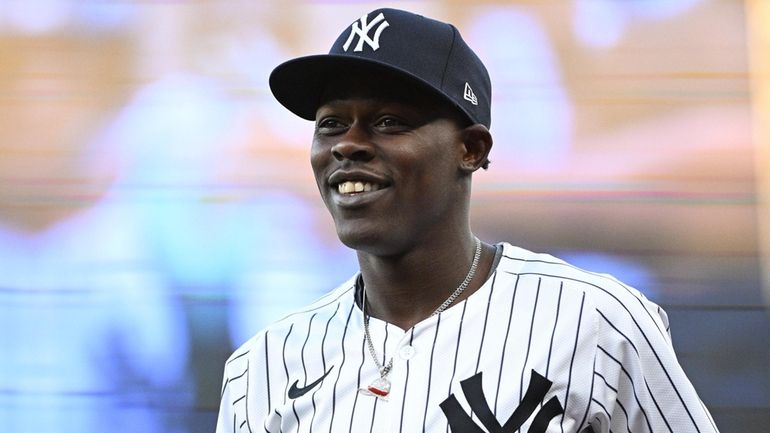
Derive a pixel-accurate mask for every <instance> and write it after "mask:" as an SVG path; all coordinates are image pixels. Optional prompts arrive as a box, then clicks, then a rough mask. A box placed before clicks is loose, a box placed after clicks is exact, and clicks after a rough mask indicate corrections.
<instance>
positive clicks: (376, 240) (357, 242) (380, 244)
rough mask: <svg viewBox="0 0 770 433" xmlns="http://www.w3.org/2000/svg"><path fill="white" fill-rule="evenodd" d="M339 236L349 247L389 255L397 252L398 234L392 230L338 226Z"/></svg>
mask: <svg viewBox="0 0 770 433" xmlns="http://www.w3.org/2000/svg"><path fill="white" fill-rule="evenodd" d="M337 237H339V239H340V241H341V242H342V243H343V244H344V245H345V246H347V247H348V248H351V249H354V250H356V251H359V252H363V253H369V254H374V255H378V256H387V255H393V254H397V253H398V250H399V248H398V247H397V245H398V241H397V239H398V236H396V234H395V233H394V232H393V231H392V230H366V229H365V228H363V227H349V226H347V227H340V226H337Z"/></svg>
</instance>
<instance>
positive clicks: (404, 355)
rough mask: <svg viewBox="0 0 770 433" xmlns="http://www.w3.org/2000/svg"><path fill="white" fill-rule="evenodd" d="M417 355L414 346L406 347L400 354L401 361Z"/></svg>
mask: <svg viewBox="0 0 770 433" xmlns="http://www.w3.org/2000/svg"><path fill="white" fill-rule="evenodd" d="M416 353H417V351H416V350H414V347H412V346H404V347H402V348H401V350H400V351H399V352H398V354H399V355H400V356H401V359H412V358H414V355H415V354H416Z"/></svg>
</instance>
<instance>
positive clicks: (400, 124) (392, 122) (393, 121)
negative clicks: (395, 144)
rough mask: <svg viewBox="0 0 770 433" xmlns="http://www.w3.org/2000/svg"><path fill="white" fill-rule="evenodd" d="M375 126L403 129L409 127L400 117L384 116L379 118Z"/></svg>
mask: <svg viewBox="0 0 770 433" xmlns="http://www.w3.org/2000/svg"><path fill="white" fill-rule="evenodd" d="M374 126H375V127H376V128H380V129H385V130H402V129H405V128H407V126H408V125H407V124H406V123H405V122H404V121H403V120H401V119H399V118H398V117H394V116H383V117H381V118H379V119H378V120H377V122H376V123H375V124H374Z"/></svg>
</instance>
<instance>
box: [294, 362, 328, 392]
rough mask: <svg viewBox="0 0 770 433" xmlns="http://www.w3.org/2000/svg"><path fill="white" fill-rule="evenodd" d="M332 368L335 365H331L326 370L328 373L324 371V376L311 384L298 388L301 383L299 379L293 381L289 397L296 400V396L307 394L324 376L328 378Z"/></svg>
mask: <svg viewBox="0 0 770 433" xmlns="http://www.w3.org/2000/svg"><path fill="white" fill-rule="evenodd" d="M332 368H334V366H333V365H332V366H331V367H329V369H328V370H326V373H324V375H323V376H321V377H319V378H318V379H316V380H314V381H313V383H311V384H310V385H306V386H303V387H302V388H298V387H297V384H298V383H299V380H295V381H294V383H292V384H291V387H290V388H289V394H288V395H289V398H290V399H292V400H294V399H295V398H299V397H302V396H303V395H305V394H307V392H308V391H310V390H311V389H313V388H315V387H316V385H318V384H319V383H321V382H322V381H323V380H324V378H326V375H328V374H329V373H330V372H331V371H332Z"/></svg>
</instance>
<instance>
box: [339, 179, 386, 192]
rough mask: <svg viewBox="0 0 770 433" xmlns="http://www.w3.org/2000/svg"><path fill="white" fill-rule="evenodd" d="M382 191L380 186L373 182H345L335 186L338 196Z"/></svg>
mask: <svg viewBox="0 0 770 433" xmlns="http://www.w3.org/2000/svg"><path fill="white" fill-rule="evenodd" d="M380 189H382V185H380V184H378V183H374V182H362V181H351V180H348V181H345V182H341V183H339V184H338V185H337V192H339V193H340V194H356V193H360V192H372V191H378V190H380Z"/></svg>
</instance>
